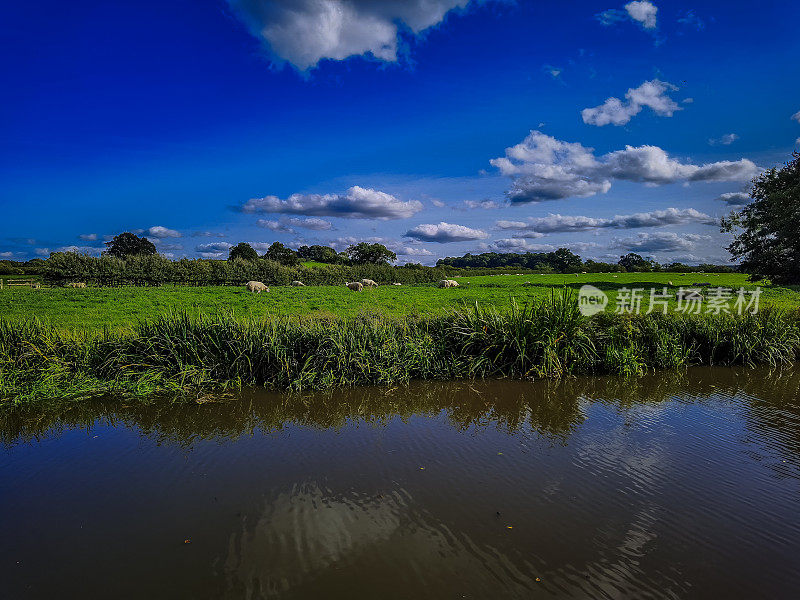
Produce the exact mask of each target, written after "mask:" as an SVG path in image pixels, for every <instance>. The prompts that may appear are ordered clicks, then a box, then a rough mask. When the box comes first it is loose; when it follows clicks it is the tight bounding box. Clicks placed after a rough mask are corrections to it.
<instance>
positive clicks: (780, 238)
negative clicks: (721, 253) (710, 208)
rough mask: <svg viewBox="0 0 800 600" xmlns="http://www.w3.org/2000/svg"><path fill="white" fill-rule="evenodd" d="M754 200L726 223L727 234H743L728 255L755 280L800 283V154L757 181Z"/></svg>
mask: <svg viewBox="0 0 800 600" xmlns="http://www.w3.org/2000/svg"><path fill="white" fill-rule="evenodd" d="M750 197H751V198H752V199H753V200H752V202H750V203H749V204H748V205H746V206H745V207H744V208H742V209H741V210H740V211H738V212H732V213H731V214H730V216H729V217H728V218H727V219H723V220H722V226H721V229H722V231H723V232H730V231H733V230H734V229H738V228H740V229H741V230H742V231H741V233H739V234H738V235H736V236H735V237H734V240H733V242H732V243H731V245H730V246H728V248H727V250H728V252H730V253H731V255H733V257H734V259H736V260H741V268H742V270H743V271H744V272H745V273H749V274H750V276H751V279H756V278H758V276H765V277H769V278H770V279H771V280H772V281H773V282H775V283H780V284H786V283H800V153H798V152H793V153H792V160H790V161H789V162H787V163H786V164H785V165H784V166H783V167H781V168H780V169H777V168H772V169H769V170H767V171H764V172H763V173H762V174H761V175H759V176H758V177H756V178H755V179H753V189H752V191H751V192H750Z"/></svg>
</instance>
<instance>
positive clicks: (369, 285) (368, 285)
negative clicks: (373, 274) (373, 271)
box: [361, 279, 378, 287]
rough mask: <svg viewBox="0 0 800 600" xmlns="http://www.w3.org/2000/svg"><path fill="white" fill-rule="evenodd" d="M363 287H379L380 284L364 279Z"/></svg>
mask: <svg viewBox="0 0 800 600" xmlns="http://www.w3.org/2000/svg"><path fill="white" fill-rule="evenodd" d="M361 285H363V286H364V287H378V284H377V283H375V282H374V281H373V280H372V279H362V280H361Z"/></svg>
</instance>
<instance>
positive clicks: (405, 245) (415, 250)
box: [325, 236, 433, 256]
mask: <svg viewBox="0 0 800 600" xmlns="http://www.w3.org/2000/svg"><path fill="white" fill-rule="evenodd" d="M359 242H367V243H368V244H383V245H384V246H386V247H387V248H388V249H389V250H391V251H392V252H394V253H395V254H397V255H398V256H433V252H431V251H430V250H428V249H427V248H425V247H423V246H422V245H420V244H418V242H415V241H412V242H399V241H397V240H393V239H389V238H385V237H377V236H372V237H367V238H357V237H353V236H348V237H339V238H336V239H334V240H328V241H327V242H325V243H326V244H327V245H329V246H331V247H333V248H334V249H335V250H336V251H337V252H342V251H343V250H346V249H347V247H348V246H352V245H354V244H358V243H359ZM415 244H416V245H415Z"/></svg>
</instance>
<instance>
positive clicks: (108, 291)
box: [0, 273, 800, 333]
mask: <svg viewBox="0 0 800 600" xmlns="http://www.w3.org/2000/svg"><path fill="white" fill-rule="evenodd" d="M615 275H616V276H615ZM457 280H458V281H459V282H460V284H461V287H459V288H450V289H438V288H437V287H436V286H435V285H434V284H416V285H411V284H404V285H402V286H393V285H384V286H381V287H379V288H377V289H367V290H365V291H364V292H362V293H353V292H351V291H350V290H348V289H347V288H345V287H344V286H343V285H338V286H312V285H309V286H307V287H302V288H295V287H289V286H272V287H271V291H270V292H269V293H268V294H257V295H254V294H251V293H249V292H247V290H245V288H244V287H243V286H203V287H189V286H163V287H121V288H98V287H88V288H86V289H70V288H46V287H45V288H42V289H40V290H32V289H30V288H14V289H4V290H2V291H0V315H2V316H3V317H4V318H5V319H6V320H8V321H16V322H24V321H27V320H29V319H31V318H33V317H36V318H38V319H39V320H41V321H42V322H44V323H46V324H49V325H53V326H55V327H57V328H58V329H60V330H61V331H76V332H80V333H83V332H87V331H89V332H98V333H99V332H102V331H103V329H104V328H109V329H113V330H119V331H122V330H129V329H130V328H132V327H133V326H135V325H136V324H137V323H139V322H141V321H147V320H152V319H154V318H157V317H159V316H164V315H168V314H171V313H175V312H182V313H183V312H185V313H187V314H189V315H191V316H194V317H201V316H215V315H217V314H220V313H223V314H228V315H231V316H233V317H234V318H236V319H255V320H261V319H265V318H273V317H276V316H277V317H280V316H292V317H296V316H303V317H315V318H323V319H325V318H330V317H342V318H354V317H357V316H364V315H381V316H384V317H392V318H394V317H398V318H399V317H403V318H405V317H428V316H436V315H442V314H444V313H446V312H448V311H451V310H455V309H460V308H463V307H464V306H472V305H474V304H475V303H476V302H477V303H479V304H480V305H481V306H483V307H496V308H498V309H501V310H502V309H505V308H507V307H508V305H509V303H510V302H511V301H516V302H517V303H519V304H525V303H529V302H532V301H534V300H536V299H539V298H543V297H547V296H549V295H550V294H551V292H552V291H553V290H554V289H556V290H561V289H563V288H564V287H567V288H570V289H577V288H579V287H580V286H582V285H584V284H591V285H594V286H596V287H598V288H600V289H602V290H604V291H605V292H607V293H608V294H609V297H610V302H609V306H608V310H609V311H613V310H614V307H615V305H616V295H617V293H618V292H619V290H620V289H622V288H624V287H627V288H644V289H645V290H646V293H647V294H649V290H650V288H652V287H655V288H658V289H659V290H660V289H661V288H662V287H668V288H669V289H670V291H672V292H675V291H676V290H677V289H678V287H680V286H684V287H687V286H691V285H692V284H694V283H711V284H712V285H713V286H723V287H727V288H730V289H738V288H740V287H744V288H746V289H752V288H753V287H755V286H754V285H753V284H751V283H749V282H748V281H747V278H746V276H745V275H741V274H720V275H717V274H708V273H706V274H703V273H693V274H689V275H682V274H679V273H620V274H610V273H609V274H581V275H577V276H576V275H536V274H526V275H513V274H512V275H498V276H467V277H457ZM670 282H671V283H670ZM761 304H762V306H778V307H782V308H786V309H787V310H788V309H794V308H798V307H800V291H798V289H796V288H790V287H780V286H769V285H765V286H763V293H762V296H761ZM672 305H673V306H674V305H675V301H674V300H673V301H672ZM643 309H644V310H646V303H645V304H644V306H643Z"/></svg>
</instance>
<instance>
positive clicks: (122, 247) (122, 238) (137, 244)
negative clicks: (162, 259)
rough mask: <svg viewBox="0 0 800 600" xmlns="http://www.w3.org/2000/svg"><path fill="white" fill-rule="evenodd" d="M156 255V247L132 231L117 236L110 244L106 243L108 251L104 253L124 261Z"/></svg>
mask: <svg viewBox="0 0 800 600" xmlns="http://www.w3.org/2000/svg"><path fill="white" fill-rule="evenodd" d="M155 253H156V247H155V245H153V242H151V241H150V240H148V239H147V238H146V237H139V236H138V235H136V234H135V233H131V232H130V231H126V232H125V233H120V234H119V235H115V236H114V238H113V239H112V240H111V241H110V242H106V250H105V251H104V252H103V254H108V255H109V256H115V257H116V258H121V259H123V260H124V259H126V258H130V257H131V256H148V255H151V254H155Z"/></svg>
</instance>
